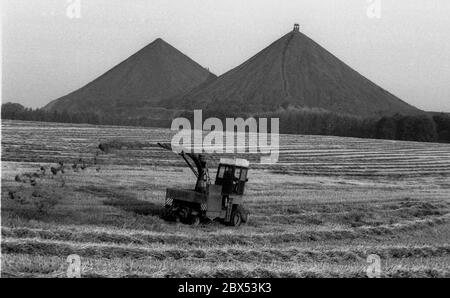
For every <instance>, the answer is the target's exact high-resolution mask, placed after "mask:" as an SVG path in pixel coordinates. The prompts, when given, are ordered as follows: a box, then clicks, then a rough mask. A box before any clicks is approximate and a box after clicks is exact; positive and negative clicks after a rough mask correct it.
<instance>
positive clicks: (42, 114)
mask: <svg viewBox="0 0 450 298" xmlns="http://www.w3.org/2000/svg"><path fill="white" fill-rule="evenodd" d="M1 115H2V119H11V120H26V121H42V122H59V123H88V124H96V125H122V126H149V127H170V123H171V120H169V119H167V120H161V119H149V118H146V117H138V118H127V117H123V116H120V115H113V114H97V113H90V112H70V113H69V112H67V111H62V112H56V111H53V112H51V111H45V110H43V109H30V108H25V107H23V106H22V105H20V104H17V103H6V104H3V105H2V113H1Z"/></svg>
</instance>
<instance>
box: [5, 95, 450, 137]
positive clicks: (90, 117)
mask: <svg viewBox="0 0 450 298" xmlns="http://www.w3.org/2000/svg"><path fill="white" fill-rule="evenodd" d="M1 116H2V119H12V120H29V121H45V122H62V123H89V124H100V125H127V126H149V127H170V125H171V122H172V121H171V119H167V120H159V119H148V118H145V117H140V118H125V117H122V116H118V115H109V114H96V113H88V112H87V113H86V112H82V113H69V112H67V111H64V112H61V113H58V112H49V111H44V110H42V109H35V110H33V109H29V108H24V107H23V106H22V105H20V104H16V103H6V104H3V105H2V112H1ZM181 116H182V117H185V118H188V119H190V120H191V121H193V113H192V112H184V113H182V114H181ZM250 116H252V115H247V114H242V115H232V114H225V113H224V112H223V111H222V112H221V111H203V119H206V118H208V117H217V118H219V119H222V120H224V119H225V118H227V117H242V118H247V117H250ZM255 118H257V119H258V118H279V119H280V133H286V134H314V135H333V136H344V137H359V138H379V139H392V140H407V141H420V142H446V143H450V116H449V115H448V114H443V113H441V114H439V113H434V114H425V113H424V114H421V115H414V116H412V115H394V116H392V117H383V118H381V119H375V118H361V117H356V116H351V115H342V114H336V113H332V112H327V111H322V110H299V109H291V110H288V109H287V110H281V111H277V112H272V113H265V114H259V115H256V116H255ZM268 124H269V125H270V121H268ZM269 130H270V127H269Z"/></svg>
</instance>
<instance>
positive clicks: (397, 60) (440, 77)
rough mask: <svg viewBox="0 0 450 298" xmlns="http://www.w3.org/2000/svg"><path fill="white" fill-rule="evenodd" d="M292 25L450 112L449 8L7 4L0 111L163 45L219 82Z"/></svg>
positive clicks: (423, 104)
mask: <svg viewBox="0 0 450 298" xmlns="http://www.w3.org/2000/svg"><path fill="white" fill-rule="evenodd" d="M76 1H80V3H81V14H80V18H70V17H69V16H72V17H73V16H75V17H76V16H77V11H76V9H75V10H74V9H69V14H68V6H69V5H72V6H70V8H74V7H76V4H73V3H72V2H76ZM377 1H379V3H380V4H381V11H380V15H378V13H377V10H376V9H370V10H369V12H370V13H368V8H369V6H370V7H371V8H374V7H375V8H376V7H377V6H376V5H377V4H376V3H375V2H377ZM369 2H373V3H369ZM73 5H75V6H73ZM371 5H372V6H371ZM373 5H375V6H373ZM378 16H379V18H378ZM295 22H298V23H300V26H301V29H300V30H301V31H302V32H303V33H305V34H306V35H308V36H309V37H310V38H312V39H314V40H315V41H316V42H318V43H319V44H321V45H322V46H324V47H325V48H326V49H328V50H329V51H330V52H332V53H333V54H335V55H336V56H337V57H339V58H340V59H341V60H343V61H344V62H346V63H347V64H349V65H350V66H351V67H353V68H354V69H356V70H357V71H358V72H360V73H362V74H363V75H365V76H366V77H367V78H369V79H371V80H372V81H374V82H375V83H377V84H379V85H380V86H382V87H383V88H385V89H387V90H389V91H390V92H392V93H394V94H395V95H397V96H399V97H400V98H401V99H403V100H405V101H407V102H408V103H410V104H413V105H415V106H417V107H419V108H422V109H425V110H434V111H447V112H450V38H449V36H450V1H449V0H147V1H144V0H133V1H123V0H39V1H36V0H2V58H3V61H2V62H3V65H2V76H3V77H2V79H3V84H2V102H7V101H13V102H19V103H21V104H23V105H25V106H28V107H41V106H43V105H45V104H46V103H48V102H49V101H51V100H53V99H55V98H58V97H60V96H62V95H65V94H67V93H69V92H71V91H73V90H75V89H77V88H79V87H81V86H83V85H84V84H86V83H88V82H89V81H91V80H93V79H94V78H96V77H97V76H99V75H101V74H102V73H104V72H105V71H107V70H108V69H110V68H111V67H113V66H115V65H116V64H118V63H119V62H121V61H122V60H124V59H126V58H127V57H129V56H130V55H132V54H133V53H135V52H136V51H138V50H139V49H141V48H142V47H144V46H145V45H147V44H148V43H150V42H152V41H153V40H154V39H156V38H157V37H161V38H163V39H164V40H165V41H167V42H169V43H170V44H172V45H173V46H175V47H176V48H178V49H179V50H181V51H182V52H184V53H185V54H186V55H188V56H189V57H191V58H192V59H194V60H195V61H197V62H198V63H200V64H201V65H203V66H205V67H208V68H209V69H210V70H211V71H212V72H214V73H215V74H217V75H220V74H222V73H224V72H226V71H227V70H229V69H231V68H233V67H235V66H237V65H239V64H240V63H242V62H244V61H245V60H246V59H248V58H249V57H251V56H253V55H254V54H256V53H257V52H258V51H260V50H261V49H263V48H264V47H266V46H267V45H269V44H270V43H271V42H273V41H275V40H276V39H278V38H280V37H281V36H282V35H284V34H286V33H287V32H288V31H290V30H292V26H293V24H294V23H295Z"/></svg>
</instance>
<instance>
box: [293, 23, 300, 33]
mask: <svg viewBox="0 0 450 298" xmlns="http://www.w3.org/2000/svg"><path fill="white" fill-rule="evenodd" d="M294 32H300V25H299V24H294Z"/></svg>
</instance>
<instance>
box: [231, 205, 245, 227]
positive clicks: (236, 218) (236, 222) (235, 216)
mask: <svg viewBox="0 0 450 298" xmlns="http://www.w3.org/2000/svg"><path fill="white" fill-rule="evenodd" d="M241 223H242V214H241V212H240V211H239V210H238V209H236V210H234V211H233V213H231V222H230V224H231V225H232V226H233V227H239V226H240V225H241Z"/></svg>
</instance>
